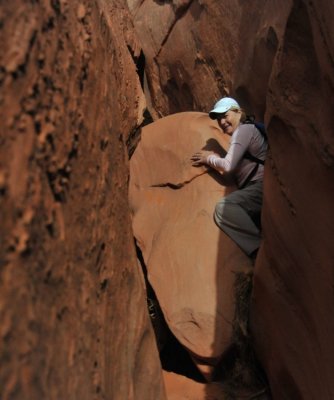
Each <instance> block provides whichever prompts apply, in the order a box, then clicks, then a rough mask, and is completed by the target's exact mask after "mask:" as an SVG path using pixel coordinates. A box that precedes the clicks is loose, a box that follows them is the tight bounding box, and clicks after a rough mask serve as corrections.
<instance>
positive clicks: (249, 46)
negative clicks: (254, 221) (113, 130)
mask: <svg viewBox="0 0 334 400" xmlns="http://www.w3.org/2000/svg"><path fill="white" fill-rule="evenodd" d="M128 3H129V5H130V9H131V11H132V13H133V15H134V21H135V27H136V30H137V32H138V34H139V36H140V40H141V43H142V46H143V49H144V53H145V56H146V61H147V90H149V95H150V98H151V105H150V107H151V112H152V115H153V116H154V117H155V118H158V117H159V116H164V115H167V114H169V113H173V112H179V111H191V110H197V111H207V110H208V109H210V107H211V105H212V104H213V102H214V101H216V100H217V99H218V98H219V97H221V96H222V95H224V94H230V95H232V96H236V97H237V98H238V100H239V101H240V102H241V104H242V105H243V106H244V107H245V108H246V109H247V110H248V111H253V112H254V113H255V114H256V115H257V117H258V118H262V117H264V119H265V122H266V124H267V126H268V134H269V142H270V147H271V157H270V160H269V161H268V162H267V166H266V177H265V203H264V208H263V232H264V241H263V247H262V249H261V251H260V255H259V259H258V262H257V265H256V267H255V286H254V298H253V305H252V308H251V318H252V329H253V335H254V339H255V345H256V349H257V352H258V355H259V357H260V359H261V362H262V364H263V365H264V367H265V370H266V372H267V374H268V378H269V381H270V385H271V388H272V392H273V397H274V399H279V400H281V399H289V400H290V399H315V398H316V399H332V398H334V384H333V380H332V378H331V375H332V373H333V371H334V362H333V360H334V357H333V354H334V347H333V340H332V338H333V337H334V318H333V315H334V313H333V311H334V310H333V304H334V303H333V284H334V281H333V273H332V271H333V259H334V254H333V245H332V241H333V240H332V238H333V222H334V218H333V207H332V204H333V197H334V187H333V182H334V179H333V178H334V177H333V159H334V151H333V149H334V143H333V134H332V131H333V128H332V125H333V117H332V113H333V111H332V110H333V105H334V104H333V99H334V96H333V94H334V93H333V91H334V82H333V81H334V67H333V65H334V62H333V60H334V30H333V28H332V23H331V21H332V20H333V17H334V7H333V6H332V5H331V3H329V2H326V1H325V0H323V1H320V2H317V3H315V2H314V1H307V2H306V1H298V0H296V1H293V2H292V1H289V2H284V4H283V3H282V2H274V1H271V2H266V4H265V5H264V4H263V2H261V1H252V2H245V1H240V2H238V4H237V2H234V1H233V2H232V1H224V2H217V1H214V0H201V1H191V0H189V1H178V2H162V1H156V2H154V4H152V2H149V1H143V2H139V1H131V0H128ZM156 21H159V23H156ZM147 97H149V96H148V95H147Z"/></svg>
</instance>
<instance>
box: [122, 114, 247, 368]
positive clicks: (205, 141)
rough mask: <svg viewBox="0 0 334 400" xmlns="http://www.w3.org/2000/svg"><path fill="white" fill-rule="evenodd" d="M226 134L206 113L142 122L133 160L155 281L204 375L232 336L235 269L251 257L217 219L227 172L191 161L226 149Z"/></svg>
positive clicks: (140, 230) (136, 208)
mask: <svg viewBox="0 0 334 400" xmlns="http://www.w3.org/2000/svg"><path fill="white" fill-rule="evenodd" d="M226 140H227V139H225V138H223V134H222V133H221V131H220V129H219V128H218V125H217V124H216V122H214V121H212V120H210V119H209V117H208V115H207V114H203V113H195V112H192V113H179V114H174V115H171V116H169V117H165V118H162V119H160V120H159V121H157V122H154V123H152V124H150V125H147V126H146V127H145V128H144V129H143V131H142V136H141V142H140V144H139V146H138V147H137V149H136V151H135V153H134V155H133V157H132V158H131V161H130V177H131V178H130V206H131V208H132V210H133V230H134V235H135V237H136V240H137V243H138V245H139V247H140V249H141V251H142V253H143V258H144V261H145V264H146V267H147V270H148V278H149V281H150V283H151V285H152V286H153V289H154V291H155V293H156V295H157V298H158V300H159V303H160V306H161V308H162V311H163V313H164V316H165V319H166V322H167V324H168V325H169V327H170V329H171V330H172V332H173V334H174V335H175V336H176V338H177V339H178V340H179V341H180V342H181V343H182V344H183V345H184V346H185V347H186V348H187V349H188V350H189V352H190V353H191V354H192V355H193V356H194V357H195V358H198V359H200V360H204V361H205V363H203V362H200V361H198V367H199V368H200V369H201V370H202V372H203V373H204V374H207V373H208V374H209V373H210V368H209V369H208V368H207V366H205V364H209V366H214V365H215V364H216V363H217V362H218V361H219V359H220V358H221V357H222V355H223V354H224V353H225V352H226V350H227V349H228V348H229V346H230V345H231V343H232V323H233V317H234V280H235V274H236V272H237V271H238V270H240V269H242V268H247V267H248V266H249V264H250V262H249V260H248V257H246V256H245V255H244V254H243V252H242V251H241V250H240V249H239V248H238V247H237V245H236V244H234V242H232V241H231V240H230V239H229V238H228V237H227V236H226V235H225V234H224V233H223V232H222V231H221V230H220V229H219V228H218V227H217V226H216V225H215V223H214V220H213V211H214V208H215V204H216V202H217V201H218V200H219V199H220V198H221V197H222V196H223V195H224V193H226V187H225V186H223V185H222V176H221V175H220V174H218V173H210V174H209V173H208V171H207V169H206V168H205V167H200V168H195V167H193V166H192V165H191V161H190V157H191V155H192V154H193V153H194V152H196V151H198V150H200V149H202V148H207V149H211V150H216V151H218V152H220V153H221V154H222V153H223V152H224V149H223V148H222V147H221V146H224V147H225V149H226V148H227V146H228V143H227V142H226ZM230 190H231V189H230ZM202 364H203V365H202Z"/></svg>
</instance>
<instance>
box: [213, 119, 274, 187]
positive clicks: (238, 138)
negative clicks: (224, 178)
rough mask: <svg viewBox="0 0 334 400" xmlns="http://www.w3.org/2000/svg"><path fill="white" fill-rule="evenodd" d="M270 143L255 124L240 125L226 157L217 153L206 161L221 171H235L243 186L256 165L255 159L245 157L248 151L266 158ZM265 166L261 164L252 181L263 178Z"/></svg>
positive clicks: (238, 180) (233, 136)
mask: <svg viewBox="0 0 334 400" xmlns="http://www.w3.org/2000/svg"><path fill="white" fill-rule="evenodd" d="M267 148H268V144H267V141H266V139H265V138H264V137H263V135H262V134H261V133H260V132H259V130H258V129H257V128H256V127H255V125H253V124H243V125H239V126H238V128H237V129H236V130H235V131H234V132H233V134H232V137H231V142H230V148H229V150H228V152H227V154H226V156H225V157H224V158H222V157H219V156H217V155H214V154H212V155H209V156H207V159H206V163H207V164H208V165H209V166H210V167H212V168H214V169H216V170H217V171H220V172H223V171H225V172H232V171H233V172H234V174H235V176H236V180H237V184H238V186H239V187H240V186H242V184H243V182H244V181H245V179H246V178H247V176H248V175H249V174H250V173H251V171H252V169H253V168H254V166H255V163H254V161H251V160H248V159H246V158H243V156H244V154H245V152H246V151H248V152H249V153H250V154H251V155H252V156H254V157H256V158H259V159H261V160H264V159H265V158H266V153H267ZM263 171H264V166H263V165H261V164H259V167H258V170H257V172H256V174H255V175H254V176H253V177H252V179H251V180H252V181H257V180H259V179H263Z"/></svg>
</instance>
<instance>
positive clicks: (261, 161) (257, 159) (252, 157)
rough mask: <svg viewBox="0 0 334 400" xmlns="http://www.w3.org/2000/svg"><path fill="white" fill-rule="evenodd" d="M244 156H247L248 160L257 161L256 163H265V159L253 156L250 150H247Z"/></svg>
mask: <svg viewBox="0 0 334 400" xmlns="http://www.w3.org/2000/svg"><path fill="white" fill-rule="evenodd" d="M244 158H247V160H251V161H254V162H256V164H261V165H264V160H261V159H260V158H257V157H255V156H253V155H252V154H251V153H250V152H249V151H246V153H245V154H244Z"/></svg>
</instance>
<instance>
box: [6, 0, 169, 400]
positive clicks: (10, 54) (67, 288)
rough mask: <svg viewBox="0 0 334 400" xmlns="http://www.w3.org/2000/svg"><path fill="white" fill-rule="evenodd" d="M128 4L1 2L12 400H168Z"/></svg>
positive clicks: (8, 358) (9, 384) (8, 361)
mask: <svg viewBox="0 0 334 400" xmlns="http://www.w3.org/2000/svg"><path fill="white" fill-rule="evenodd" d="M122 3H123V2H118V1H108V2H107V1H93V2H88V1H81V2H78V1H74V2H72V1H71V2H68V1H65V0H62V1H51V2H50V1H47V0H44V1H38V2H36V1H35V2H33V1H32V2H25V1H19V0H12V1H10V2H2V3H1V5H0V20H1V23H0V39H1V50H0V85H1V90H0V104H1V111H0V112H1V114H0V115H1V128H0V129H1V130H0V210H1V211H0V220H1V224H0V236H1V242H0V259H1V264H0V268H1V269H0V320H1V324H0V337H1V350H0V363H1V371H0V398H1V399H2V400H9V399H11V400H14V399H19V400H24V399H26V400H31V399H36V400H37V399H55V400H59V399H87V400H88V399H89V400H92V399H115V400H116V399H119V400H124V399H152V400H153V399H154V400H156V399H165V396H164V389H163V384H162V378H161V369H160V363H159V359H158V354H157V350H156V345H155V342H154V338H153V332H152V329H151V325H150V323H149V321H148V317H147V312H146V301H145V297H144V291H143V282H142V278H141V274H140V273H139V269H138V266H137V261H136V256H135V251H134V246H133V237H132V232H131V222H130V215H129V209H128V200H127V179H128V165H127V157H126V151H125V141H126V140H127V135H128V134H129V132H130V131H131V130H132V129H133V127H135V126H136V125H137V124H138V123H140V122H141V115H142V112H143V109H142V104H143V95H142V92H141V88H140V84H139V80H138V77H137V74H136V71H135V65H134V63H133V61H132V58H131V55H130V53H129V51H128V48H127V45H128V46H129V47H131V49H132V52H133V54H134V55H135V54H136V52H138V46H137V45H136V41H135V39H134V36H133V33H131V23H130V20H129V19H128V17H127V14H126V9H125V8H124V6H123V5H122ZM124 31H126V33H127V36H126V37H125V36H124V34H123V32H124ZM131 35H132V36H131ZM136 46H137V47H136Z"/></svg>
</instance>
